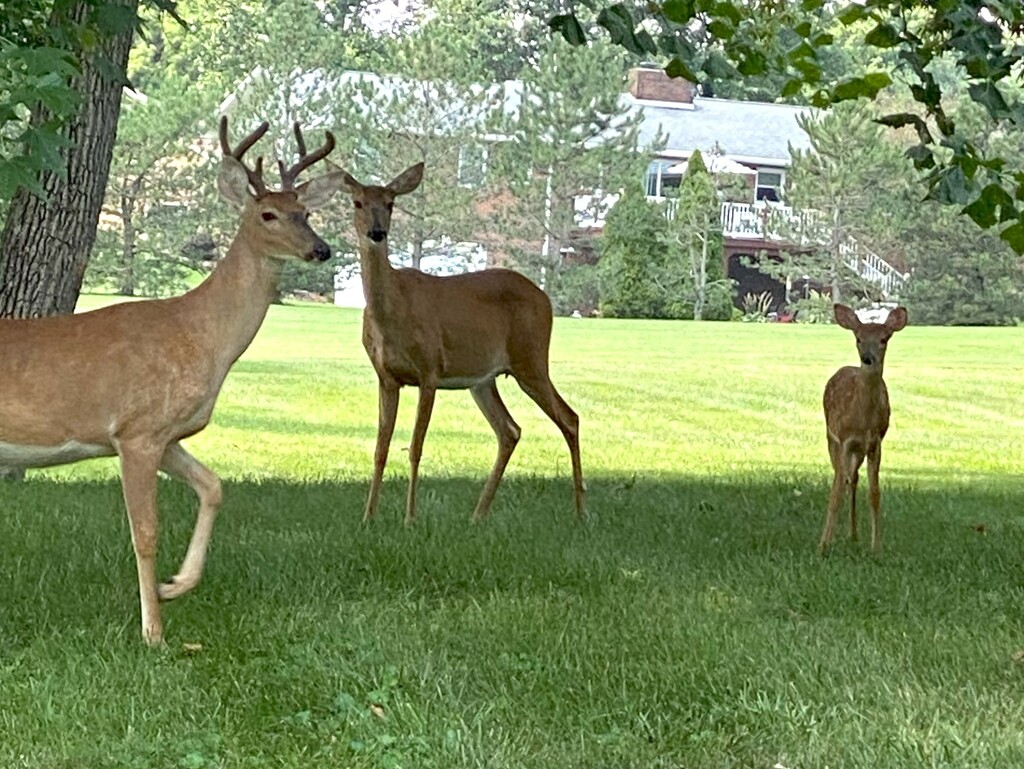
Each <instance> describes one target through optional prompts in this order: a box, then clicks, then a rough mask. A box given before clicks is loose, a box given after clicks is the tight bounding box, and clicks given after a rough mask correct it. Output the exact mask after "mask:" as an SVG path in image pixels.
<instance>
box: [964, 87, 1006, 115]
mask: <svg viewBox="0 0 1024 769" xmlns="http://www.w3.org/2000/svg"><path fill="white" fill-rule="evenodd" d="M967 92H968V93H969V94H970V96H971V100H972V101H974V102H975V103H977V104H980V105H982V106H983V107H985V109H987V110H988V114H990V115H991V116H992V117H996V118H999V117H1005V116H1007V115H1009V114H1010V107H1009V105H1008V104H1007V103H1006V99H1004V98H1003V95H1002V94H1001V93H1000V92H999V89H998V88H996V86H995V83H989V82H985V83H971V84H970V86H968V88H967Z"/></svg>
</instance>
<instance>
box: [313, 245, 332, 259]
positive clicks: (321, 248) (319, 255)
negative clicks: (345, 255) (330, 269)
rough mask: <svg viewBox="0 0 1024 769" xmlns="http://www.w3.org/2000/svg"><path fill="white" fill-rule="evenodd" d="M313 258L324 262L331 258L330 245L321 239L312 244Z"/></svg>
mask: <svg viewBox="0 0 1024 769" xmlns="http://www.w3.org/2000/svg"><path fill="white" fill-rule="evenodd" d="M313 258H314V259H316V260H317V261H318V262H326V261H327V260H328V259H330V258H331V247H330V246H329V245H327V244H326V243H324V242H323V241H321V242H319V243H317V244H316V245H315V246H313Z"/></svg>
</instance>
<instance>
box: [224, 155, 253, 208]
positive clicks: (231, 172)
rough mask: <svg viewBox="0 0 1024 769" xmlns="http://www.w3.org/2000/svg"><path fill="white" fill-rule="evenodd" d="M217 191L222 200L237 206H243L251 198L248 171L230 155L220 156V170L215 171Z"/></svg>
mask: <svg viewBox="0 0 1024 769" xmlns="http://www.w3.org/2000/svg"><path fill="white" fill-rule="evenodd" d="M217 191H218V192H220V196H221V197H222V198H224V200H226V201H228V202H229V203H234V204H235V205H236V206H237V207H238V208H245V204H246V203H248V202H249V201H250V200H252V193H251V192H249V172H248V171H246V170H245V166H243V165H242V164H241V163H239V162H238V161H237V160H235V159H234V158H233V157H231V156H225V157H223V158H221V161H220V170H219V171H218V172H217Z"/></svg>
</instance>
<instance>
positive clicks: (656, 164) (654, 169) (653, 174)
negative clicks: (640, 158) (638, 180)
mask: <svg viewBox="0 0 1024 769" xmlns="http://www.w3.org/2000/svg"><path fill="white" fill-rule="evenodd" d="M671 167H672V163H671V162H669V161H667V160H652V161H651V162H650V164H649V165H648V166H647V175H646V177H645V179H644V189H645V190H646V192H647V196H648V197H651V198H660V197H661V196H662V195H663V194H664V193H663V192H662V191H661V188H662V180H661V177H662V174H664V173H665V171H666V170H667V169H668V168H671Z"/></svg>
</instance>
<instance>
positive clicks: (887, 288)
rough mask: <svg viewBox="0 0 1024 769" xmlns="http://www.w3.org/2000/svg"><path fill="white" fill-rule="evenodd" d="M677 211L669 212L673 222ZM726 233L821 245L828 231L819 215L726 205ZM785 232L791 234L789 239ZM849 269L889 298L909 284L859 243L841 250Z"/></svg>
mask: <svg viewBox="0 0 1024 769" xmlns="http://www.w3.org/2000/svg"><path fill="white" fill-rule="evenodd" d="M673 213H674V209H672V210H666V216H669V218H671V216H672V214H673ZM721 216H722V233H723V234H724V235H725V236H726V237H727V238H734V239H736V240H776V241H781V240H789V241H797V242H800V241H804V242H806V241H807V240H815V241H819V242H820V241H821V239H822V236H823V235H827V233H828V228H827V226H826V227H823V226H822V221H821V216H820V215H819V213H818V212H817V211H794V210H793V209H792V208H790V207H789V206H781V205H776V204H764V203H762V204H750V203H723V204H722V210H721ZM781 232H787V233H790V234H789V235H788V237H784V236H783V235H781V234H780V233H781ZM839 253H840V254H841V255H842V257H843V258H844V260H845V261H846V264H847V266H848V267H849V268H850V269H851V270H853V272H855V273H856V274H857V275H858V276H860V277H861V278H863V279H864V280H866V281H868V282H870V283H873V284H874V285H876V286H878V287H879V288H881V289H882V292H883V293H884V294H885V295H886V296H893V295H895V294H898V293H899V291H900V289H901V288H902V287H903V284H904V283H905V282H906V278H905V277H904V275H903V274H902V273H901V272H900V271H899V270H897V269H896V268H895V267H893V266H892V265H891V264H889V263H888V262H887V261H885V260H884V259H883V258H882V257H880V256H879V255H878V254H876V253H874V252H873V251H870V250H868V249H867V248H865V247H863V246H862V245H861V244H860V243H858V242H857V241H855V240H850V241H847V242H845V243H843V244H841V245H840V246H839Z"/></svg>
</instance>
